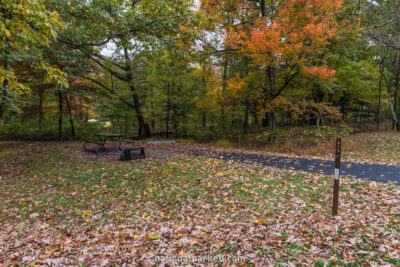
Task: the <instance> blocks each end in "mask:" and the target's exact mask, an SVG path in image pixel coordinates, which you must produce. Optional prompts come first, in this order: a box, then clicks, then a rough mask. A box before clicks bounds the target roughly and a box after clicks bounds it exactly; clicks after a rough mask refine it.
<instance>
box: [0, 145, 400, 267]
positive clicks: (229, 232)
mask: <svg viewBox="0 0 400 267" xmlns="http://www.w3.org/2000/svg"><path fill="white" fill-rule="evenodd" d="M26 149H30V150H31V151H35V153H32V154H29V153H26V156H24V157H21V158H20V160H21V161H22V162H23V163H24V164H22V165H20V166H23V168H24V171H23V173H22V174H19V175H17V176H15V177H13V178H9V179H2V180H1V181H0V186H1V189H0V197H1V199H2V200H3V201H2V202H1V203H0V210H1V213H0V222H1V224H2V226H3V227H2V229H1V230H0V249H1V250H2V251H4V253H3V255H1V256H0V262H6V263H8V264H34V263H35V264H38V263H44V264H46V263H49V262H50V263H51V264H56V263H57V262H64V263H66V264H73V265H78V264H79V263H81V264H85V265H99V264H102V263H105V262H106V261H109V263H110V264H111V263H112V262H113V263H115V264H122V263H123V262H128V263H133V262H135V263H136V262H137V261H138V260H139V259H140V260H141V261H144V262H145V261H152V260H154V259H155V257H156V256H206V255H212V256H223V255H236V256H237V255H242V256H245V257H246V260H245V261H244V262H243V264H252V263H259V264H262V263H267V262H272V263H273V262H275V263H279V262H281V263H288V262H290V263H294V264H307V263H308V264H313V263H314V264H315V265H321V264H322V265H321V266H323V265H324V264H333V265H335V264H355V265H357V264H361V265H365V264H368V263H371V262H376V263H379V264H382V263H392V264H394V263H393V262H395V261H397V258H396V257H395V256H393V255H395V253H397V252H398V244H396V243H393V242H392V241H393V240H398V239H399V237H400V236H399V232H398V231H397V230H396V229H397V228H398V223H399V221H400V220H399V218H398V217H396V216H395V215H396V214H398V212H399V205H398V204H399V203H398V199H399V194H400V192H399V188H398V187H396V186H393V185H383V184H377V183H369V182H364V181H360V180H354V179H348V178H344V179H343V181H342V192H341V207H340V216H339V217H336V218H334V217H332V216H331V215H330V197H331V182H332V178H331V177H326V176H321V175H318V174H304V173H298V172H293V171H285V170H275V169H268V168H262V167H259V166H251V165H246V164H238V163H234V162H225V161H221V160H216V159H207V158H194V157H189V158H184V159H182V158H180V159H169V160H162V161H157V162H147V163H138V164H136V163H133V162H131V163H120V162H96V161H86V160H82V159H81V158H80V157H79V156H78V155H76V154H73V153H68V151H66V147H65V144H61V145H60V144H57V145H53V146H49V147H46V146H42V147H29V146H27V147H26ZM0 158H1V160H5V158H2V157H1V156H0ZM21 168H22V167H21ZM15 171H16V173H20V172H19V171H18V170H15ZM396 227H397V228H396ZM38 244H39V245H38ZM82 251H86V253H84V254H82ZM121 255H123V256H121ZM218 262H219V261H217V260H216V261H215V262H213V263H215V264H217V263H218ZM240 262H241V261H240ZM240 262H237V263H238V264H242V263H240ZM142 263H143V262H142Z"/></svg>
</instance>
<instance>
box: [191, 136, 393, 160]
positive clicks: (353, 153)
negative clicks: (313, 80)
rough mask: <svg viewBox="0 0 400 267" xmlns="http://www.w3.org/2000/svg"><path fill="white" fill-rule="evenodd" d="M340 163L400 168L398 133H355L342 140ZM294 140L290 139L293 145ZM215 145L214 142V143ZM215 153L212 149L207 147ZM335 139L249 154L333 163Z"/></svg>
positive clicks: (270, 146)
mask: <svg viewBox="0 0 400 267" xmlns="http://www.w3.org/2000/svg"><path fill="white" fill-rule="evenodd" d="M342 140H343V145H342V149H343V150H342V160H345V161H352V162H361V163H378V164H386V165H400V133H396V132H368V133H357V134H352V135H349V136H347V137H344V138H342ZM294 141H295V140H293V142H294ZM216 144H217V145H218V144H219V143H218V142H217V143H216ZM222 144H223V145H225V147H224V148H223V147H219V148H218V150H222V151H235V152H243V153H246V152H249V151H248V150H246V149H237V148H236V149H234V148H227V147H229V143H228V145H227V146H226V144H225V143H222ZM191 146H193V145H191ZM205 147H206V146H205ZM207 149H212V150H215V149H216V148H215V147H211V148H207ZM334 151H335V140H331V141H321V142H318V143H317V144H307V145H305V146H304V147H296V146H293V145H292V146H290V145H289V146H287V145H279V144H273V143H272V144H267V145H266V146H265V147H262V148H261V147H260V148H258V149H256V150H253V151H251V153H262V154H270V155H273V156H287V157H301V158H315V159H326V160H333V159H334Z"/></svg>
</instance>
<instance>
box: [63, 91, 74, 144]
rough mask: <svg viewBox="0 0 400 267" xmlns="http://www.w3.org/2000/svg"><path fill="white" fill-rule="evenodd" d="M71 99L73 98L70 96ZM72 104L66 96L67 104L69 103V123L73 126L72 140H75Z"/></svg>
mask: <svg viewBox="0 0 400 267" xmlns="http://www.w3.org/2000/svg"><path fill="white" fill-rule="evenodd" d="M70 99H71V96H70ZM70 102H71V101H69V100H68V96H67V95H65V103H67V108H68V114H69V123H70V125H71V135H72V139H75V127H74V120H73V118H72V109H71V105H70Z"/></svg>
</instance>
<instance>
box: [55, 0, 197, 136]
mask: <svg viewBox="0 0 400 267" xmlns="http://www.w3.org/2000/svg"><path fill="white" fill-rule="evenodd" d="M73 2H74V5H71V3H70V1H65V2H64V3H63V7H64V8H67V11H66V12H64V17H63V18H64V19H65V20H67V21H68V22H69V23H70V24H72V25H71V27H70V30H67V31H66V32H65V33H63V34H62V38H60V40H61V41H62V42H64V43H66V44H68V45H69V46H71V47H72V48H74V49H77V50H79V51H80V52H81V53H82V54H83V55H84V56H85V57H88V58H90V59H91V60H92V61H93V62H95V63H96V64H97V65H98V66H100V67H101V68H102V69H104V70H105V71H106V72H108V73H110V74H111V75H112V76H113V77H114V78H116V79H118V80H120V81H122V82H125V83H127V85H128V89H129V91H130V94H131V101H129V100H128V99H126V98H123V97H121V96H120V92H119V91H116V90H115V89H113V88H110V87H109V86H107V85H106V84H104V83H101V82H100V81H99V80H96V77H93V76H92V77H91V76H85V78H87V79H89V80H90V81H92V82H93V83H95V84H96V85H97V86H99V87H100V88H102V89H104V90H107V91H108V92H109V93H111V94H113V95H116V96H118V95H119V98H120V100H121V101H122V102H123V103H124V104H126V105H128V106H130V107H131V108H133V109H134V110H135V113H136V118H137V121H138V125H139V128H138V134H139V136H141V137H142V136H149V135H151V131H150V127H149V124H148V123H146V122H145V120H144V116H143V110H142V105H143V103H142V101H140V99H139V92H138V88H137V85H136V81H135V75H134V73H133V71H134V66H132V61H133V60H134V58H135V57H136V56H137V55H138V53H139V52H140V51H143V50H145V49H147V48H149V47H151V46H152V45H157V44H159V43H160V41H161V40H162V38H163V36H166V35H172V34H173V35H174V37H175V39H177V40H178V39H182V35H187V34H188V32H187V31H185V30H183V29H184V26H186V27H189V26H192V25H193V23H194V22H195V16H194V14H193V12H194V11H193V9H192V2H191V1H186V0H179V1H178V3H177V1H150V0H145V1H135V2H131V1H105V0H104V1H93V2H82V1H73ZM57 4H58V1H57ZM83 29H84V30H83ZM106 44H112V46H113V48H109V49H108V53H110V54H111V55H110V56H104V55H103V54H101V52H100V49H98V48H99V47H104V46H105V45H106Z"/></svg>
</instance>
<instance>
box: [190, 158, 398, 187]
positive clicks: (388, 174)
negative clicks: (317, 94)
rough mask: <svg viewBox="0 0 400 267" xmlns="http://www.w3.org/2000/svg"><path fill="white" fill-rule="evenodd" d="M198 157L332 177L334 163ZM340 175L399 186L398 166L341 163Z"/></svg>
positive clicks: (298, 159) (313, 160)
mask: <svg viewBox="0 0 400 267" xmlns="http://www.w3.org/2000/svg"><path fill="white" fill-rule="evenodd" d="M194 154H195V155H198V156H211V157H214V158H220V159H224V160H233V161H237V162H243V163H258V164H261V165H263V166H273V167H278V168H281V169H292V170H298V171H306V172H313V173H321V174H328V175H333V173H334V165H335V164H334V161H329V160H318V159H302V158H290V157H280V156H268V155H260V154H241V153H228V152H210V153H205V152H201V151H196V152H195V153H194ZM341 175H342V176H343V175H348V176H353V177H356V178H363V179H368V180H371V181H378V182H385V183H387V182H393V183H396V184H400V166H390V165H380V164H368V163H354V162H342V163H341Z"/></svg>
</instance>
